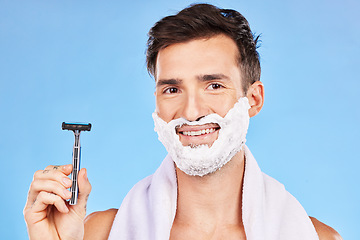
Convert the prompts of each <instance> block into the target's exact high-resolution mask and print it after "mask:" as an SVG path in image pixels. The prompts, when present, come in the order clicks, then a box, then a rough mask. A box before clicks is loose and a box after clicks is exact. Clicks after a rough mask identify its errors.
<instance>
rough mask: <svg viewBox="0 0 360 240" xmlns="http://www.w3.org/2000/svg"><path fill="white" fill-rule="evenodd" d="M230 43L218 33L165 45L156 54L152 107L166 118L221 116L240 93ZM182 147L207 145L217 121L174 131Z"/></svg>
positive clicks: (215, 131)
mask: <svg viewBox="0 0 360 240" xmlns="http://www.w3.org/2000/svg"><path fill="white" fill-rule="evenodd" d="M237 55H238V49H237V46H236V44H235V42H234V41H233V40H232V39H231V38H229V37H227V36H225V35H217V36H215V37H212V38H209V39H200V40H192V41H189V42H186V43H178V44H173V45H170V46H169V47H167V48H165V49H162V50H160V51H159V53H158V57H157V63H156V76H155V78H156V91H155V96H156V109H157V112H158V115H159V117H160V118H162V119H163V120H164V121H165V122H170V121H171V120H173V119H177V118H181V117H182V118H185V119H187V120H189V121H196V120H198V119H199V118H201V117H204V116H206V115H208V114H211V113H217V114H218V115H220V116H222V117H224V116H225V115H226V113H227V112H228V111H229V110H230V109H231V108H232V107H233V106H234V104H235V103H236V102H237V100H238V99H239V98H240V97H242V96H243V91H242V87H241V72H240V69H239V66H238V63H237ZM176 131H177V134H178V135H179V140H180V142H181V143H182V145H183V146H189V145H190V146H193V145H201V144H207V145H209V146H211V145H212V144H213V143H214V141H215V140H216V139H217V137H218V132H219V126H218V125H217V124H206V125H201V126H199V125H195V126H188V125H183V126H181V127H180V128H178V129H176Z"/></svg>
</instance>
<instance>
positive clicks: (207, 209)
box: [175, 151, 245, 229]
mask: <svg viewBox="0 0 360 240" xmlns="http://www.w3.org/2000/svg"><path fill="white" fill-rule="evenodd" d="M244 168H245V161H244V152H243V151H240V152H238V153H237V154H236V155H235V156H234V157H233V158H232V159H231V160H230V161H229V162H228V163H227V164H226V165H225V166H223V167H222V168H221V169H220V170H218V171H216V172H214V173H212V174H209V175H207V176H204V177H198V176H189V175H186V174H185V173H184V172H182V171H181V170H179V169H176V172H177V179H178V200H177V211H176V218H175V221H176V222H177V223H187V224H195V225H196V224H200V225H202V227H205V228H209V229H214V228H216V227H222V226H224V225H227V226H230V225H231V226H236V225H238V226H239V225H242V215H241V213H242V211H241V206H242V204H241V203H242V184H243V176H244ZM221 225H222V226H221Z"/></svg>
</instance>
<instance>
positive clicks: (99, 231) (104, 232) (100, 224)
mask: <svg viewBox="0 0 360 240" xmlns="http://www.w3.org/2000/svg"><path fill="white" fill-rule="evenodd" d="M117 211H118V210H117V209H115V208H111V209H108V210H106V211H101V212H93V213H91V214H89V216H87V217H86V219H85V235H84V239H85V240H93V239H94V240H102V239H104V240H106V239H108V237H109V234H110V230H111V227H112V224H113V221H114V218H115V215H116V213H117Z"/></svg>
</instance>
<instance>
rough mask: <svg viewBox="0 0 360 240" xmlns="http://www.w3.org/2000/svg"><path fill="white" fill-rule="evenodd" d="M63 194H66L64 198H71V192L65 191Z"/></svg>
mask: <svg viewBox="0 0 360 240" xmlns="http://www.w3.org/2000/svg"><path fill="white" fill-rule="evenodd" d="M63 192H64V196H65V198H66V199H68V198H71V192H70V191H69V190H67V189H64V191H63Z"/></svg>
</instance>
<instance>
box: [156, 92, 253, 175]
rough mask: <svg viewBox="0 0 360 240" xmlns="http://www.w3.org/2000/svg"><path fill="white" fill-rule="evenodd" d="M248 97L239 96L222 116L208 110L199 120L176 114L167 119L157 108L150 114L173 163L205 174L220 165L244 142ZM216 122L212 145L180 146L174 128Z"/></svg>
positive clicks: (191, 173)
mask: <svg viewBox="0 0 360 240" xmlns="http://www.w3.org/2000/svg"><path fill="white" fill-rule="evenodd" d="M249 108H250V105H249V101H248V99H247V98H246V97H242V98H240V99H239V100H238V101H237V102H236V103H235V105H234V107H233V108H232V109H230V110H229V111H228V113H227V114H226V116H225V117H224V118H223V117H221V116H220V115H218V114H215V113H213V114H209V115H207V116H205V117H203V118H201V119H200V120H199V121H188V120H186V119H184V118H178V119H174V120H172V121H170V122H169V123H166V122H165V121H164V120H162V119H161V118H160V117H159V116H158V114H157V112H156V111H155V112H154V113H153V114H152V117H153V119H154V123H155V129H154V130H155V132H157V133H158V136H159V140H160V142H162V144H163V145H164V146H165V148H166V150H167V151H168V153H169V154H170V156H171V158H172V159H173V161H174V162H175V164H176V166H177V167H178V168H179V169H180V170H181V171H183V172H185V173H186V174H188V175H192V176H204V175H207V174H209V173H212V172H215V171H216V170H218V169H220V168H221V167H223V166H224V165H225V164H226V163H228V162H229V161H230V160H231V158H232V157H233V156H234V155H235V154H236V153H237V152H239V151H240V150H241V149H242V147H243V145H244V144H245V142H246V133H247V130H248V127H249V113H248V110H249ZM209 123H216V124H218V125H219V126H220V130H219V133H218V138H217V139H216V140H215V141H214V143H213V144H212V146H211V147H209V146H208V145H206V144H205V145H198V146H195V147H193V146H183V145H182V143H181V142H180V140H179V136H178V134H176V128H178V127H180V126H182V125H184V124H187V125H204V124H209Z"/></svg>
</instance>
